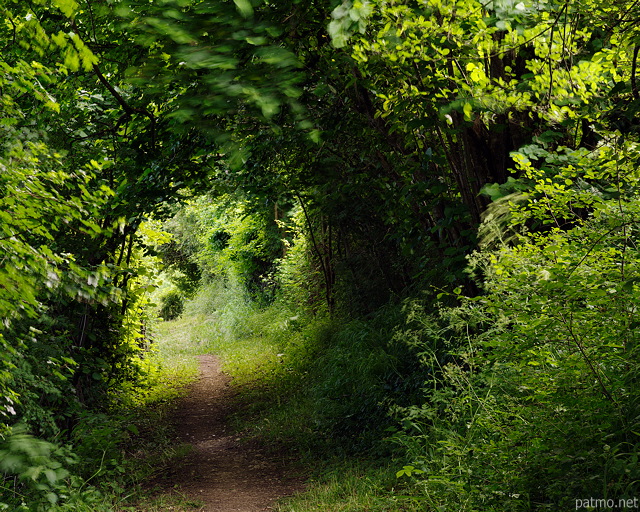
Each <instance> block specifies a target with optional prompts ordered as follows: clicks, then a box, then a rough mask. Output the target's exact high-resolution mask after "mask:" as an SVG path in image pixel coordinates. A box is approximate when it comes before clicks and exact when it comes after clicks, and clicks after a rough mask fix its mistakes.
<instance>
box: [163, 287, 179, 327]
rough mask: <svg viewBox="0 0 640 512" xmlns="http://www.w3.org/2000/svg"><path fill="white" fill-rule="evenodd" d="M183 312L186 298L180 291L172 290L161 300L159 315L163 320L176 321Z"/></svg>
mask: <svg viewBox="0 0 640 512" xmlns="http://www.w3.org/2000/svg"><path fill="white" fill-rule="evenodd" d="M183 310H184V297H183V296H182V294H181V293H180V292H179V291H178V290H171V291H169V292H167V293H166V294H165V295H164V296H163V297H162V298H161V299H160V311H159V312H158V315H159V316H160V318H162V319H163V320H174V319H176V318H178V317H179V316H180V315H181V314H182V311H183Z"/></svg>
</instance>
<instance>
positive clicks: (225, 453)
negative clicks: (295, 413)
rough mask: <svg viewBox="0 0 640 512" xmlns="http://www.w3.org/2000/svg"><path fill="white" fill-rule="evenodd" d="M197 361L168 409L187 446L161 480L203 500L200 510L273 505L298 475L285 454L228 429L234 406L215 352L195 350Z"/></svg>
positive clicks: (297, 482) (229, 511)
mask: <svg viewBox="0 0 640 512" xmlns="http://www.w3.org/2000/svg"><path fill="white" fill-rule="evenodd" d="M199 361H200V378H199V379H198V380H197V381H196V382H195V383H193V384H192V385H191V386H190V388H189V391H188V394H187V395H186V396H185V397H184V398H183V399H181V400H180V401H179V403H178V404H177V407H176V410H175V412H174V415H173V419H174V422H175V425H176V431H177V438H178V439H177V442H178V443H188V444H189V445H191V446H192V447H193V449H192V450H191V451H190V452H189V453H188V454H187V455H186V456H185V457H184V459H182V460H181V461H179V463H178V465H176V466H174V467H172V468H171V470H170V471H169V472H168V473H169V474H165V478H164V480H165V482H166V481H169V480H170V481H171V485H173V487H174V490H175V491H177V492H180V493H181V494H183V495H185V496H188V497H189V498H190V499H192V500H193V501H194V502H198V503H204V506H203V507H202V508H200V509H199V510H200V511H202V512H262V511H268V510H273V504H274V502H275V500H277V499H278V498H281V497H284V496H288V495H291V494H294V493H295V492H298V491H300V490H302V479H301V478H300V477H299V476H297V475H296V474H295V471H291V470H288V468H290V464H287V461H286V457H284V456H280V455H278V454H277V453H275V454H274V453H273V452H269V451H268V450H265V448H264V447H262V446H259V445H258V444H257V443H255V442H246V441H243V439H241V438H240V437H238V436H237V434H234V432H233V430H232V429H231V428H230V427H229V425H228V417H229V416H230V414H231V413H232V412H234V408H235V407H236V406H235V402H234V392H233V390H232V388H231V387H230V386H229V383H230V380H231V379H230V378H229V377H228V376H227V375H225V374H224V373H222V371H221V369H220V361H219V360H218V359H217V358H216V357H215V356H211V355H204V356H199Z"/></svg>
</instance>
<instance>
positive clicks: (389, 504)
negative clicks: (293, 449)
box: [275, 459, 428, 512]
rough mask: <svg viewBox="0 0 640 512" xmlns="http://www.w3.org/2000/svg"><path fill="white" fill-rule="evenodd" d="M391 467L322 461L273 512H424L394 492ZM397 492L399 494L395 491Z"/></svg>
mask: <svg viewBox="0 0 640 512" xmlns="http://www.w3.org/2000/svg"><path fill="white" fill-rule="evenodd" d="M399 484H400V482H398V480H397V479H396V477H395V474H394V468H393V467H381V466H375V465H374V464H373V463H371V462H368V463H367V462H363V463H360V462H346V461H345V459H340V460H337V461H334V462H333V463H331V464H328V463H326V462H325V464H324V467H323V468H322V470H321V472H320V473H319V474H318V475H317V477H315V478H314V479H313V480H312V482H311V483H310V484H309V485H308V487H307V490H306V491H305V492H304V493H301V494H299V495H297V496H293V497H290V498H286V499H284V500H281V501H280V502H279V503H278V505H277V506H276V508H275V510H276V511H277V512H355V511H366V512H428V511H427V510H425V509H424V508H423V505H422V504H421V503H419V502H418V501H416V500H414V499H412V498H411V497H410V496H406V491H404V490H402V489H398V488H397V486H399ZM398 491H399V492H398Z"/></svg>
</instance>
